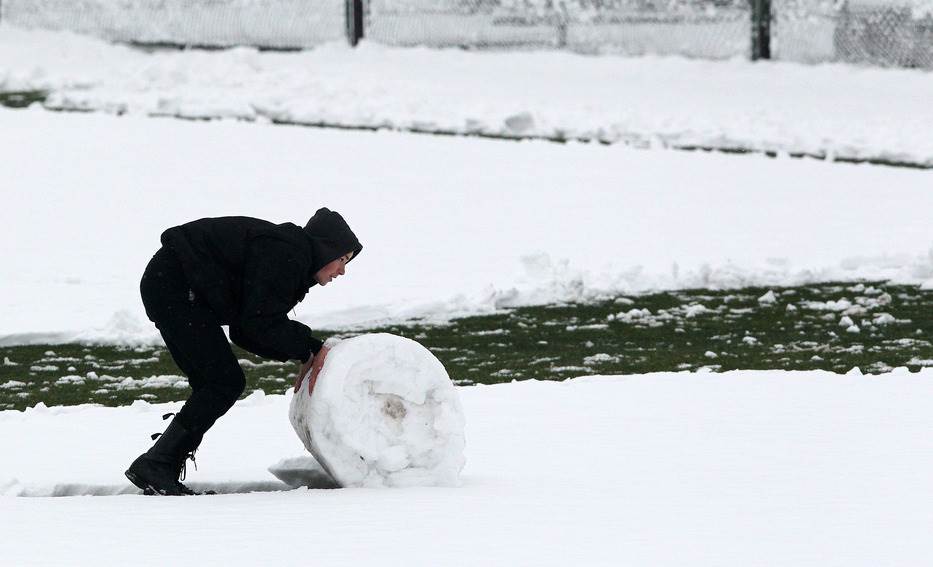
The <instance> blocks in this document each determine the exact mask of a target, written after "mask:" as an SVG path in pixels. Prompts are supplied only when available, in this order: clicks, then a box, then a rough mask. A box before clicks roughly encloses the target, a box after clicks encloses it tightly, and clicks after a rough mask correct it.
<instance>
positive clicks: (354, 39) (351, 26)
mask: <svg viewBox="0 0 933 567" xmlns="http://www.w3.org/2000/svg"><path fill="white" fill-rule="evenodd" d="M346 5H347V41H349V42H350V45H351V46H353V47H356V44H357V43H359V42H360V40H361V39H363V0H346Z"/></svg>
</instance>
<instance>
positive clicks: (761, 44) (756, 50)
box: [750, 0, 771, 61]
mask: <svg viewBox="0 0 933 567" xmlns="http://www.w3.org/2000/svg"><path fill="white" fill-rule="evenodd" d="M750 1H751V4H752V61H757V60H759V59H771V0H750Z"/></svg>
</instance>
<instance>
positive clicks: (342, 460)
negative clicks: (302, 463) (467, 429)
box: [289, 333, 465, 487]
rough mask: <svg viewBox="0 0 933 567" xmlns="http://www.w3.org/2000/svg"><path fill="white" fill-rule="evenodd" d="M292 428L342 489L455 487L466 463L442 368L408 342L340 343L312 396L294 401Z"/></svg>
mask: <svg viewBox="0 0 933 567" xmlns="http://www.w3.org/2000/svg"><path fill="white" fill-rule="evenodd" d="M289 418H290V420H291V422H292V426H293V427H294V428H295V431H296V432H297V433H298V437H299V438H301V441H302V443H304V446H305V448H306V449H308V451H310V452H311V454H312V455H314V458H315V459H317V461H318V462H319V463H320V464H321V466H322V467H323V468H324V469H325V470H326V471H327V472H328V473H330V475H331V476H332V477H333V478H334V480H335V481H336V482H337V483H339V484H340V485H341V486H366V487H383V486H451V485H456V484H458V482H459V475H460V470H461V469H462V468H463V465H464V464H465V459H464V456H463V448H464V445H465V439H464V434H463V430H464V426H465V421H464V418H463V410H462V408H461V405H460V400H459V398H458V397H457V392H456V390H455V389H454V386H453V383H452V382H451V381H450V377H449V376H448V375H447V371H446V370H445V369H444V366H443V364H441V362H440V361H439V360H438V359H437V358H436V357H435V356H434V355H433V354H431V352H430V351H428V349H426V348H424V347H423V346H421V345H420V344H418V343H417V342H415V341H412V340H410V339H406V338H404V337H399V336H396V335H390V334H384V333H379V334H368V335H361V336H358V337H354V338H352V339H347V340H345V341H341V342H339V343H337V344H336V345H335V346H334V347H333V348H332V349H331V350H330V352H329V353H328V355H327V359H326V361H325V363H324V367H323V368H322V369H321V373H320V375H319V376H318V380H317V382H316V383H315V386H314V390H313V394H310V393H309V391H308V377H307V376H306V377H305V378H304V379H303V380H302V382H301V385H300V387H299V389H298V391H297V392H296V393H295V395H294V396H293V398H292V402H291V407H290V410H289Z"/></svg>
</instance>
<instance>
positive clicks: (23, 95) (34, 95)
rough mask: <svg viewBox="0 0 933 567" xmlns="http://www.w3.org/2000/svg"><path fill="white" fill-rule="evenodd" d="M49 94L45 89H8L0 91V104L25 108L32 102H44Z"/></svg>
mask: <svg viewBox="0 0 933 567" xmlns="http://www.w3.org/2000/svg"><path fill="white" fill-rule="evenodd" d="M48 96H49V93H47V92H45V91H10V92H0V106H6V107H9V108H26V107H27V106H29V105H30V104H32V103H34V102H44V101H45V99H46V98H47V97H48Z"/></svg>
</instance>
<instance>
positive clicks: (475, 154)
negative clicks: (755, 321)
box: [0, 109, 933, 344]
mask: <svg viewBox="0 0 933 567" xmlns="http://www.w3.org/2000/svg"><path fill="white" fill-rule="evenodd" d="M0 132H2V133H3V135H2V136H0V156H2V157H0V159H2V161H3V167H0V192H2V194H3V203H4V206H3V207H0V258H2V260H0V297H2V298H3V301H2V302H0V344H16V343H27V342H37V341H50V340H52V341H56V340H61V341H65V340H92V341H104V342H113V343H124V344H134V343H144V342H148V343H158V341H159V337H158V334H157V331H156V329H155V327H154V326H153V325H152V324H151V323H150V322H149V321H148V320H147V319H146V317H145V314H144V311H143V307H142V304H141V301H140V299H139V291H138V281H139V278H140V276H141V275H142V272H143V270H144V268H145V266H146V263H147V262H148V261H149V259H150V257H151V255H152V254H153V253H154V252H155V251H156V250H157V249H158V247H159V235H160V234H161V232H162V231H163V230H165V229H166V228H168V227H170V226H174V225H176V224H180V223H183V222H187V221H189V220H193V219H196V218H200V217H206V216H222V215H233V214H243V215H250V216H256V217H260V218H266V219H269V220H271V221H274V222H286V221H289V222H294V223H298V224H302V225H303V224H304V223H305V222H306V220H307V218H308V217H310V215H311V214H313V212H314V211H315V210H316V209H317V208H318V207H320V206H328V207H330V208H332V209H334V210H337V211H339V212H341V213H342V214H343V215H344V216H345V217H346V218H347V219H348V221H349V223H350V225H351V226H352V227H353V229H354V230H355V232H356V233H357V235H358V236H359V237H360V240H361V242H362V243H363V245H364V249H363V252H362V254H361V256H360V258H359V259H358V260H355V261H354V262H353V263H352V264H351V265H350V266H349V269H348V271H347V275H346V276H344V277H342V278H340V279H339V280H337V281H335V282H334V283H333V284H331V285H328V286H326V287H320V288H318V287H316V288H313V289H312V290H311V293H309V294H308V297H307V298H306V299H305V301H304V302H303V303H302V304H300V305H299V306H298V308H297V310H296V314H297V318H298V319H299V320H302V321H304V322H306V323H308V324H309V325H310V326H311V328H312V329H315V328H318V329H320V328H347V327H352V326H357V325H371V324H375V323H380V322H386V321H398V320H403V319H407V318H411V317H428V318H430V319H435V318H439V319H440V318H445V317H451V316H455V315H466V314H476V313H488V312H491V311H493V310H496V309H501V308H505V307H510V306H517V305H528V304H541V303H547V302H552V301H576V300H587V299H594V298H599V297H603V296H606V295H607V294H630V293H638V292H644V291H649V290H658V289H675V288H690V287H708V288H726V287H735V286H743V285H752V284H755V285H762V286H769V287H771V286H780V285H789V284H801V283H807V282H814V281H826V280H857V279H864V278H878V279H891V280H894V281H896V282H902V283H915V284H922V283H923V282H928V285H930V284H931V283H933V225H931V223H930V215H929V211H931V210H933V191H930V187H931V180H933V174H931V173H930V172H927V171H922V170H910V169H902V168H890V167H877V166H868V165H851V164H839V163H827V162H822V161H816V160H794V159H769V158H765V157H761V156H729V155H722V154H696V153H689V152H673V151H663V150H655V151H644V150H635V149H631V148H627V147H624V146H619V145H614V146H600V145H592V144H580V143H572V144H567V145H559V144H553V143H549V142H541V141H525V142H511V141H495V140H482V139H475V138H459V137H431V136H412V135H410V134H402V133H391V132H375V133H370V132H340V131H333V130H320V129H309V128H302V127H293V126H274V125H261V124H248V123H242V122H231V121H216V122H207V123H199V122H188V121H180V120H167V119H163V120H158V119H152V118H145V117H141V116H123V117H117V116H111V115H105V114H74V113H65V114H62V113H53V112H47V111H44V110H41V109H26V110H10V109H0Z"/></svg>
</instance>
